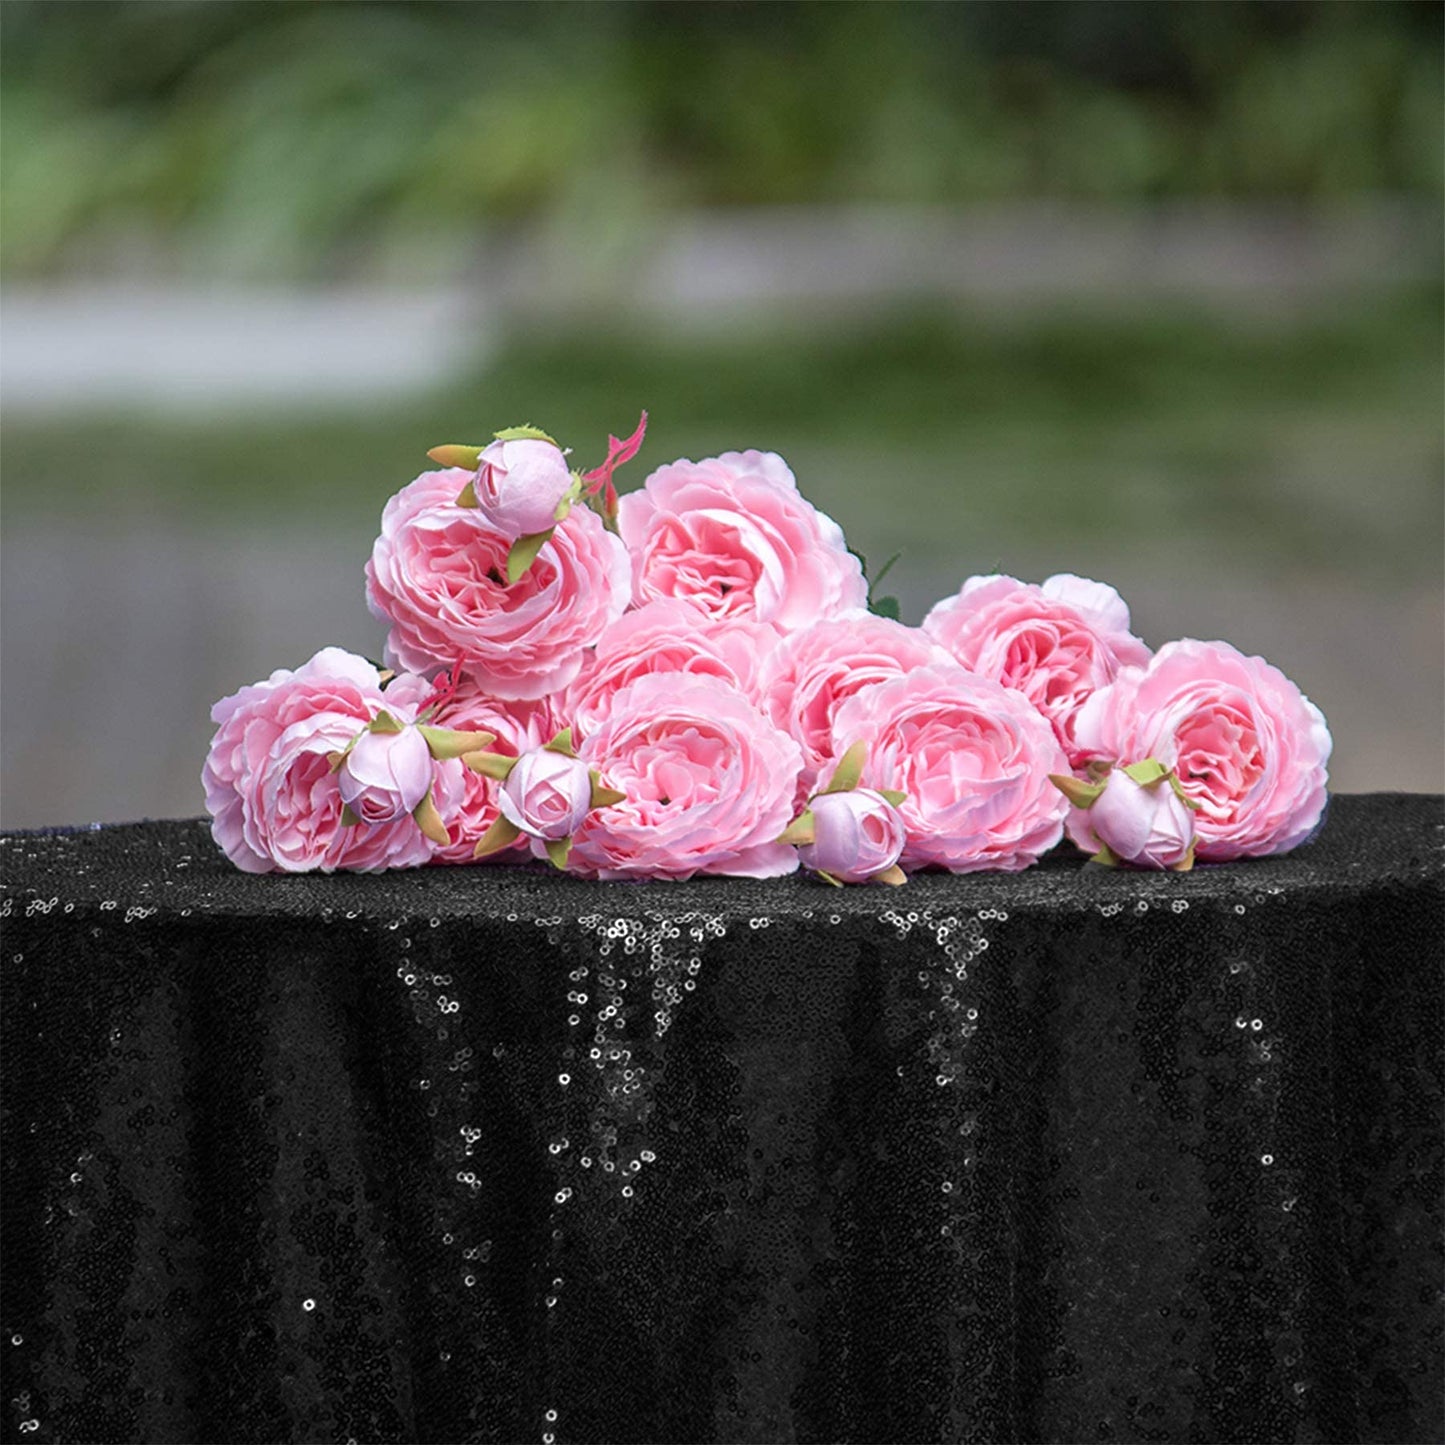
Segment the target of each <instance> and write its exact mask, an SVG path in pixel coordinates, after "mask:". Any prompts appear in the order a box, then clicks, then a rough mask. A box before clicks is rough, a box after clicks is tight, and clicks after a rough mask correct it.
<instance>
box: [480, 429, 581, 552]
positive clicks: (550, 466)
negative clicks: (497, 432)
mask: <svg viewBox="0 0 1445 1445" xmlns="http://www.w3.org/2000/svg"><path fill="white" fill-rule="evenodd" d="M571 485H572V474H571V472H570V471H569V470H568V469H567V458H566V457H565V456H563V454H562V449H561V448H560V447H558V446H556V445H555V444H554V443H552V442H544V441H536V440H532V439H523V440H518V441H510V442H493V443H492V444H491V445H490V446H489V447H486V448H484V450H483V451H482V454H481V456H480V458H479V459H478V463H477V477H476V484H475V487H474V490H475V492H476V494H477V506H478V507H479V508H480V509H481V511H482V514H483V515H484V516H485V517H486V519H487V521H488V522H489V523H490V524H491V525H492V526H493V527H494V528H495V529H496V530H497V531H498V532H500V533H501V534H502V535H503V536H504V537H506V538H507V540H508V541H512V542H515V541H516V540H517V538H518V537H525V536H530V535H532V534H534V533H536V532H545V531H546V530H547V529H548V528H549V527H555V526H556V525H557V503H558V502H560V501H561V500H562V497H563V494H564V493H565V492H566V491H567V489H568V488H569V487H570V486H571Z"/></svg>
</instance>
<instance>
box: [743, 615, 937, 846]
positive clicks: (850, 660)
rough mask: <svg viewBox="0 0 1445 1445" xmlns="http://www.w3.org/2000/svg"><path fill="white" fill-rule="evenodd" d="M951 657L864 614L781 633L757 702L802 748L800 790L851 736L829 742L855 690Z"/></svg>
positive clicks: (897, 625)
mask: <svg viewBox="0 0 1445 1445" xmlns="http://www.w3.org/2000/svg"><path fill="white" fill-rule="evenodd" d="M950 660H951V659H950V658H949V656H948V654H947V653H946V652H945V651H944V650H943V648H941V647H940V646H939V645H938V644H937V643H936V642H934V641H933V639H932V638H930V637H928V636H927V635H926V634H924V633H923V632H921V631H919V629H918V628H916V627H905V626H904V625H903V624H902V623H901V622H894V621H892V620H890V619H889V618H887V617H873V616H870V615H867V614H865V615H864V616H862V617H857V618H851V619H849V620H848V621H840V622H820V623H818V624H817V625H816V626H813V627H806V628H804V629H803V630H802V631H800V632H794V633H792V634H790V635H789V636H788V637H787V638H785V639H784V640H783V642H782V643H781V644H780V645H779V646H778V647H777V648H776V649H775V650H774V651H773V653H772V655H771V657H770V658H769V659H768V661H767V663H766V664H765V666H764V677H763V699H764V705H765V706H766V708H767V710H768V714H769V716H771V718H772V719H773V721H774V722H775V723H777V725H778V726H779V727H780V728H782V729H783V730H784V731H786V732H787V733H789V734H790V735H791V736H792V737H793V738H794V739H795V741H797V743H798V744H799V745H800V746H801V747H802V749H803V762H804V765H805V766H804V770H803V784H802V786H803V790H804V793H805V794H806V793H809V792H811V791H812V790H813V788H814V787H815V786H816V785H817V783H818V780H819V779H820V778H822V777H823V776H824V775H825V774H826V773H827V772H828V765H829V764H830V763H832V762H833V761H834V760H835V759H836V758H837V757H838V756H839V755H840V754H841V753H842V751H843V749H844V748H845V747H847V745H848V744H849V743H850V742H852V741H853V739H852V738H842V739H837V740H835V738H834V735H833V720H834V718H835V717H836V716H837V713H838V709H839V708H840V707H841V706H842V705H843V704H844V703H845V702H846V701H847V700H848V699H849V698H850V697H852V696H853V694H854V693H856V692H858V691H860V690H861V689H863V688H865V687H873V686H874V685H875V684H877V683H880V682H884V681H886V680H887V679H888V678H890V677H898V676H900V675H901V674H902V673H905V672H911V671H912V670H913V669H914V668H915V667H924V666H926V665H927V664H928V663H939V662H942V663H947V662H949V661H950ZM829 871H831V870H829Z"/></svg>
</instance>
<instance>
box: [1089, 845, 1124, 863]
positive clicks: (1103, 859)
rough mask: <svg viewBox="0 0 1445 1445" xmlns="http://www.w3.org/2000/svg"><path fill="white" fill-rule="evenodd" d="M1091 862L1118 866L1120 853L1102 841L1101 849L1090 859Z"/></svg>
mask: <svg viewBox="0 0 1445 1445" xmlns="http://www.w3.org/2000/svg"><path fill="white" fill-rule="evenodd" d="M1089 862H1090V863H1098V864H1101V865H1102V866H1103V867H1105V868H1117V867H1118V866H1119V855H1118V854H1117V853H1115V852H1114V850H1113V849H1112V848H1111V847H1110V846H1109V845H1108V844H1107V843H1100V844H1099V851H1098V852H1097V853H1095V854H1094V855H1093V856H1092V857H1091V858H1090V859H1089Z"/></svg>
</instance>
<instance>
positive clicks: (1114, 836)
mask: <svg viewBox="0 0 1445 1445" xmlns="http://www.w3.org/2000/svg"><path fill="white" fill-rule="evenodd" d="M1101 781H1102V783H1103V788H1104V791H1103V792H1102V793H1100V794H1099V795H1098V797H1096V798H1095V799H1094V801H1093V802H1092V803H1090V804H1089V805H1088V807H1086V808H1085V807H1073V808H1070V809H1069V811H1068V815H1067V816H1066V817H1065V819H1064V829H1065V831H1066V832H1067V833H1068V835H1069V839H1070V841H1071V842H1073V843H1074V844H1076V845H1077V846H1078V847H1080V848H1082V849H1083V850H1084V852H1085V853H1090V854H1093V853H1097V852H1099V851H1100V849H1101V848H1107V849H1108V850H1109V852H1110V853H1112V854H1113V855H1114V857H1115V858H1117V859H1118V860H1119V861H1120V862H1121V863H1132V864H1134V865H1135V867H1138V868H1174V869H1180V868H1187V867H1189V866H1190V865H1191V864H1192V863H1193V861H1194V853H1193V844H1194V810H1193V809H1192V808H1191V807H1190V806H1189V804H1188V803H1186V802H1185V801H1184V799H1183V798H1182V797H1180V795H1179V794H1178V792H1176V791H1175V789H1174V787H1173V786H1172V785H1171V783H1170V780H1169V778H1168V777H1167V776H1165V777H1163V778H1161V779H1159V780H1158V781H1157V782H1153V783H1140V782H1136V781H1135V780H1134V779H1133V778H1131V777H1130V776H1129V774H1128V773H1126V772H1125V771H1124V769H1123V768H1122V767H1119V768H1112V769H1110V771H1109V773H1108V774H1107V776H1106V777H1104V778H1103V779H1102V780H1101Z"/></svg>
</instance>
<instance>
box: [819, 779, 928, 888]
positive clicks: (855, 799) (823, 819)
mask: <svg viewBox="0 0 1445 1445" xmlns="http://www.w3.org/2000/svg"><path fill="white" fill-rule="evenodd" d="M808 808H809V811H810V812H811V813H812V814H813V841H812V842H811V843H806V844H804V845H803V846H802V847H801V848H799V849H798V857H799V858H800V859H801V860H802V862H803V866H804V867H805V868H811V869H812V870H813V871H814V872H815V873H830V874H832V876H833V877H834V878H836V879H837V880H838V881H839V882H840V883H866V882H867V881H868V880H869V879H870V878H872V877H873V875H874V874H876V873H882V872H883V871H884V870H885V869H887V868H891V867H892V866H893V865H894V864H895V863H896V862H897V861H898V859H899V857H900V856H901V855H902V853H903V843H904V837H905V834H904V828H903V819H902V818H901V817H900V816H899V813H898V809H897V808H895V807H894V806H893V804H892V803H890V802H889V801H888V799H887V798H885V797H883V796H882V795H881V794H879V793H875V792H874V791H873V790H872V788H854V789H852V790H851V791H850V792H846V793H819V794H818V796H817V797H816V798H814V799H813V800H812V801H811V802H810V803H809V804H808Z"/></svg>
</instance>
